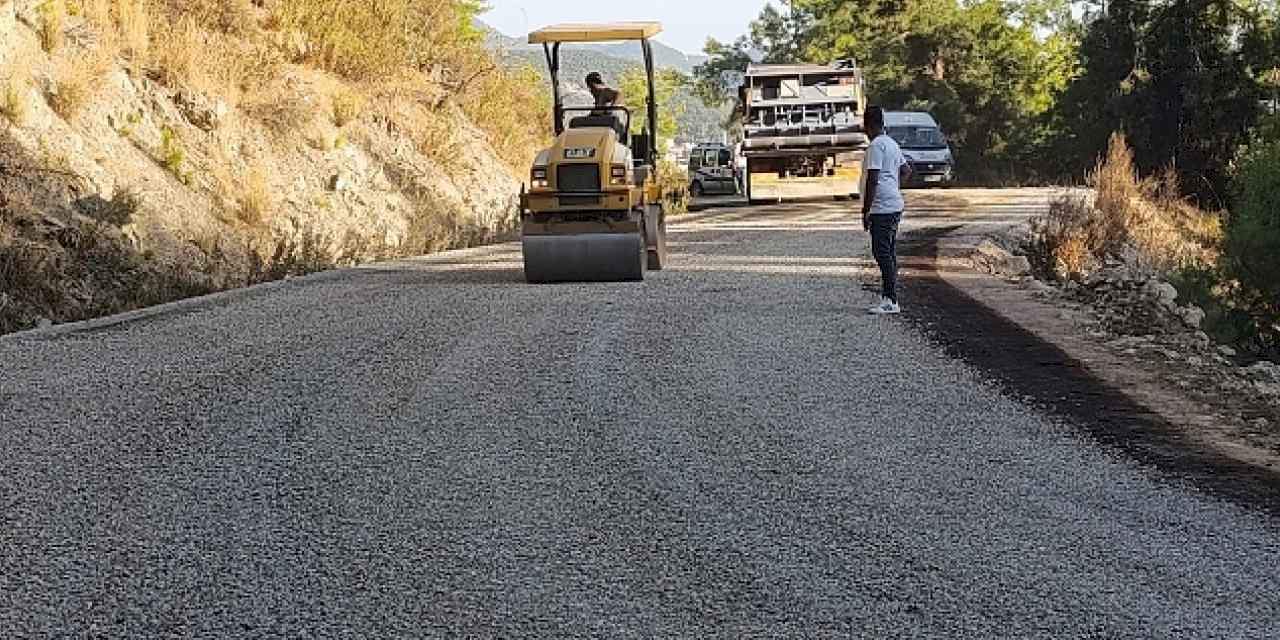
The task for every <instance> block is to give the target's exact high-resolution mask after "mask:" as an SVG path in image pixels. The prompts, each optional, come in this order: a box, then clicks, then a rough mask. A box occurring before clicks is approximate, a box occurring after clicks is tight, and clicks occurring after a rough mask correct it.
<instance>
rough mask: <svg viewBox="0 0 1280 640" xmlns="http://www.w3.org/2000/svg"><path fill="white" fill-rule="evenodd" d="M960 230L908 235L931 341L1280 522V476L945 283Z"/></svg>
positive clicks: (922, 323) (1159, 465)
mask: <svg viewBox="0 0 1280 640" xmlns="http://www.w3.org/2000/svg"><path fill="white" fill-rule="evenodd" d="M957 228H958V227H949V228H946V227H935V228H930V229H924V230H920V231H916V232H913V233H909V234H907V235H906V236H904V238H903V239H902V243H901V245H900V247H901V251H902V252H903V254H904V264H905V265H907V266H908V267H909V269H908V270H907V272H906V280H907V285H908V286H909V287H910V295H911V299H912V306H911V314H910V316H908V317H909V318H911V319H912V321H913V322H915V323H916V324H917V325H918V326H919V327H920V329H921V330H923V331H924V332H925V333H926V334H927V335H928V336H929V337H930V338H931V339H932V340H934V341H935V342H936V343H937V344H938V345H939V346H941V347H942V348H943V349H945V350H946V352H947V353H948V354H949V355H951V356H952V357H956V358H960V359H962V360H964V361H966V362H967V363H969V364H970V365H971V366H973V367H975V368H977V369H978V370H980V371H982V372H983V374H984V375H986V376H988V377H990V378H991V379H993V380H995V381H997V382H999V383H1000V384H1001V385H1003V386H1004V388H1005V389H1007V390H1008V391H1010V392H1012V393H1014V394H1017V395H1020V396H1023V397H1024V398H1025V399H1027V400H1028V401H1030V402H1031V403H1032V404H1034V405H1036V406H1040V407H1042V408H1044V409H1045V410H1047V411H1049V412H1051V413H1053V414H1055V415H1058V416H1061V417H1064V418H1066V419H1067V420H1068V421H1069V422H1070V423H1072V424H1074V425H1075V426H1076V427H1078V428H1080V429H1082V430H1083V431H1084V432H1085V433H1087V434H1088V435H1089V436H1091V437H1092V438H1093V439H1094V440H1095V441H1097V442H1099V443H1101V444H1102V445H1104V446H1107V447H1109V448H1112V449H1116V450H1119V451H1121V452H1123V453H1124V454H1125V455H1127V456H1129V457H1131V458H1132V459H1134V460H1136V461H1138V462H1139V463H1141V464H1144V465H1150V466H1153V467H1155V468H1156V469H1159V470H1160V471H1161V472H1163V473H1166V474H1168V475H1171V476H1173V477H1177V478H1180V479H1183V480H1186V481H1189V482H1191V483H1192V484H1194V485H1196V486H1199V487H1202V488H1204V489H1207V490H1209V491H1211V492H1213V493H1215V494H1218V495H1220V496H1222V497H1224V498H1227V499H1229V500H1231V501H1233V502H1236V503H1237V504H1240V505H1243V506H1245V507H1249V508H1254V509H1258V510H1261V511H1264V512H1267V513H1269V514H1271V515H1273V516H1280V473H1278V472H1276V471H1270V470H1267V469H1262V468H1259V467H1255V466H1251V465H1248V464H1244V463H1242V462H1239V461H1236V460H1233V459H1231V458H1228V457H1226V456H1223V455H1221V454H1219V453H1216V452H1214V451H1211V450H1208V449H1206V448H1205V447H1203V446H1201V445H1200V444H1198V443H1195V442H1191V441H1189V440H1188V438H1187V437H1185V436H1184V435H1183V434H1182V433H1181V432H1180V431H1179V430H1178V429H1176V428H1174V427H1173V426H1172V425H1170V424H1169V423H1168V422H1167V421H1166V420H1165V419H1164V418H1163V417H1161V416H1159V415H1156V414H1155V413H1153V412H1151V411H1150V410H1148V409H1146V408H1145V407H1143V406H1142V405H1140V404H1138V403H1137V402H1135V401H1134V400H1132V399H1130V398H1129V397H1128V396H1126V395H1125V394H1124V393H1122V392H1121V391H1120V390H1118V389H1114V388H1111V387H1109V386H1107V385H1106V384H1105V383H1103V382H1102V381H1101V380H1099V379H1098V378H1097V377H1096V376H1094V375H1093V374H1092V373H1091V372H1090V371H1089V369H1088V368H1087V367H1086V366H1085V365H1084V364H1083V363H1081V362H1080V361H1078V360H1076V359H1074V358H1072V357H1071V356H1069V355H1068V354H1066V353H1065V352H1064V351H1062V350H1061V349H1059V348H1058V347H1057V346H1055V345H1053V344H1051V343H1049V342H1047V341H1045V340H1043V339H1041V338H1040V337H1038V336H1036V335H1035V334H1032V333H1031V332H1029V331H1027V330H1025V329H1023V328H1022V327H1021V326H1019V325H1018V324H1016V323H1014V322H1012V321H1010V320H1007V319H1005V318H1004V317H1002V316H1000V315H999V314H998V313H996V312H995V311H993V310H991V309H990V308H988V307H986V306H985V305H983V304H982V303H980V302H978V301H977V300H974V299H973V298H972V297H970V296H968V295H967V294H965V293H964V292H963V291H960V290H959V289H957V288H956V287H954V286H952V285H951V284H949V283H947V282H946V281H945V280H944V279H943V278H941V277H939V276H940V274H939V266H938V260H937V258H938V240H939V239H940V238H941V237H942V236H944V235H946V234H947V233H949V232H951V231H954V230H955V229H957Z"/></svg>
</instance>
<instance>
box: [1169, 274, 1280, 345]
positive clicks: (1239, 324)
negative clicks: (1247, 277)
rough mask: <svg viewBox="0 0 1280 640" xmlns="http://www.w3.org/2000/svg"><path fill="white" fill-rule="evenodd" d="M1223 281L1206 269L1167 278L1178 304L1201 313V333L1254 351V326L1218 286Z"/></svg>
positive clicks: (1246, 312) (1244, 310)
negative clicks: (1202, 320)
mask: <svg viewBox="0 0 1280 640" xmlns="http://www.w3.org/2000/svg"><path fill="white" fill-rule="evenodd" d="M1225 280H1226V277H1225V275H1224V274H1223V273H1222V272H1221V271H1219V270H1217V269H1212V268H1207V267H1199V268H1190V269H1184V270H1181V271H1177V272H1175V273H1173V274H1170V276H1169V283H1170V284H1172V285H1173V286H1174V287H1175V288H1177V289H1178V297H1179V299H1180V300H1181V301H1182V303H1184V304H1189V305H1195V306H1197V307H1200V309H1202V310H1203V311H1204V313H1205V316H1204V323H1203V324H1202V325H1201V327H1202V328H1203V329H1204V332H1205V333H1207V334H1209V335H1210V336H1212V337H1213V339H1214V340H1215V341H1217V342H1220V343H1224V344H1233V345H1237V346H1240V347H1243V348H1246V349H1257V348H1258V339H1259V337H1260V336H1261V334H1260V332H1259V325H1258V322H1257V321H1256V320H1255V319H1254V317H1253V315H1251V314H1250V313H1249V310H1248V309H1245V308H1242V307H1240V306H1239V305H1237V304H1235V303H1234V301H1233V297H1232V296H1231V295H1230V293H1231V292H1230V290H1229V289H1227V288H1226V287H1224V286H1223V285H1222V283H1223V282H1224V281H1225Z"/></svg>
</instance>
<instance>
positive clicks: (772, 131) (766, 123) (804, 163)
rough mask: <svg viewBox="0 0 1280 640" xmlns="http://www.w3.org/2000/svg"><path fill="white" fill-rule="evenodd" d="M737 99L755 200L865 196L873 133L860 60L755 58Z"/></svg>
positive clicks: (749, 182) (750, 196)
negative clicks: (866, 118)
mask: <svg viewBox="0 0 1280 640" xmlns="http://www.w3.org/2000/svg"><path fill="white" fill-rule="evenodd" d="M738 99H739V103H740V104H741V108H742V113H741V116H742V155H743V156H744V157H745V158H746V171H745V174H746V175H745V181H744V182H745V191H746V194H745V195H746V197H747V199H748V200H749V201H751V202H753V203H758V202H777V201H781V200H783V199H787V198H810V197H838V198H849V197H853V198H856V197H859V195H860V194H861V191H862V188H861V181H862V161H863V157H864V154H865V151H866V148H867V144H868V141H867V136H866V133H865V132H864V131H863V126H862V117H863V114H864V113H865V111H866V82H865V80H864V79H863V75H862V71H861V69H859V68H858V65H857V64H856V62H854V61H853V60H838V61H836V62H833V63H831V64H825V65H819V64H751V65H748V66H747V70H746V73H745V75H744V77H743V81H742V86H741V87H740V89H739V96H738Z"/></svg>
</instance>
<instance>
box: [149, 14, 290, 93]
mask: <svg viewBox="0 0 1280 640" xmlns="http://www.w3.org/2000/svg"><path fill="white" fill-rule="evenodd" d="M283 64H284V59H283V57H282V54H280V52H279V51H277V50H276V49H275V48H274V47H272V46H270V44H269V43H267V42H264V41H261V40H259V39H254V38H239V37H231V36H227V35H225V34H222V33H219V32H216V31H210V30H207V29H205V28H204V27H202V26H201V25H200V23H199V21H198V20H197V19H196V17H194V16H183V17H180V18H177V19H175V20H174V21H169V22H161V23H160V24H158V25H156V28H155V29H154V30H153V37H152V41H151V56H150V64H149V66H150V67H151V68H152V69H153V71H154V73H155V74H156V75H157V77H158V78H159V80H160V82H162V83H163V84H165V85H167V86H170V87H184V86H185V87H190V88H192V89H196V90H198V91H202V92H204V93H207V94H210V95H216V96H220V97H222V98H224V99H226V100H227V101H228V102H229V103H231V104H233V105H234V104H239V102H240V100H241V99H242V98H243V96H244V95H245V94H247V93H252V92H255V91H257V90H259V89H260V88H261V87H263V86H265V85H267V84H268V83H269V82H271V81H272V80H274V79H276V78H278V77H279V75H280V70H281V68H282V66H283Z"/></svg>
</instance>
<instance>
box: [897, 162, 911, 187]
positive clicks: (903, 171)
mask: <svg viewBox="0 0 1280 640" xmlns="http://www.w3.org/2000/svg"><path fill="white" fill-rule="evenodd" d="M912 173H914V171H913V170H912V169H911V163H910V162H904V163H902V167H901V168H899V169H898V184H906V183H908V182H911V174H912Z"/></svg>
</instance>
